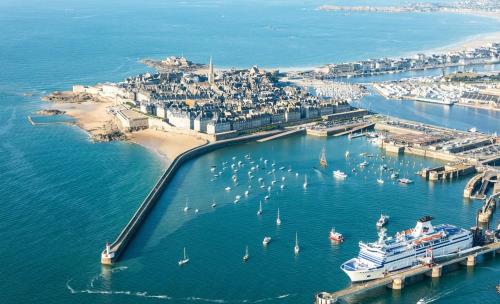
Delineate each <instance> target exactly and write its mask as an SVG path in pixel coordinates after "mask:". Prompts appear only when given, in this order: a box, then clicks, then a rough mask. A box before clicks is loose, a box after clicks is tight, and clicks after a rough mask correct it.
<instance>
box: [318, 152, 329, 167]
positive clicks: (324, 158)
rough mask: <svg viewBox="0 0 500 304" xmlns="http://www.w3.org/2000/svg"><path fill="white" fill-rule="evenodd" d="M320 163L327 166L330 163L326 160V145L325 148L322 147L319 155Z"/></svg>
mask: <svg viewBox="0 0 500 304" xmlns="http://www.w3.org/2000/svg"><path fill="white" fill-rule="evenodd" d="M319 164H320V166H321V167H326V166H327V165H328V163H327V162H326V149H325V147H323V149H321V154H320V157H319Z"/></svg>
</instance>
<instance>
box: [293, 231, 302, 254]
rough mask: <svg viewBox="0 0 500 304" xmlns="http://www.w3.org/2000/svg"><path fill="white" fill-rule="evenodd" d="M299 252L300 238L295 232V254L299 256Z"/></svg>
mask: <svg viewBox="0 0 500 304" xmlns="http://www.w3.org/2000/svg"><path fill="white" fill-rule="evenodd" d="M299 251H300V247H299V237H298V234H297V232H295V247H293V252H295V254H299Z"/></svg>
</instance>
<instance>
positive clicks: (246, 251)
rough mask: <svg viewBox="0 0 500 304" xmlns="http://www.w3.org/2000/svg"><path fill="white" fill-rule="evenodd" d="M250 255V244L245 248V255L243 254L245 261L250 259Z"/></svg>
mask: <svg viewBox="0 0 500 304" xmlns="http://www.w3.org/2000/svg"><path fill="white" fill-rule="evenodd" d="M249 257H250V256H249V255H248V246H247V247H246V249H245V255H244V256H243V262H246V261H248V258H249Z"/></svg>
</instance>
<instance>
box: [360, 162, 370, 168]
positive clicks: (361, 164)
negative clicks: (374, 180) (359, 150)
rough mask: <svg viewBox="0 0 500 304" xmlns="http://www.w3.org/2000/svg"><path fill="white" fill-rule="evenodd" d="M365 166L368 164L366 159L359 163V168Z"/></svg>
mask: <svg viewBox="0 0 500 304" xmlns="http://www.w3.org/2000/svg"><path fill="white" fill-rule="evenodd" d="M366 166H368V162H367V161H366V160H365V161H364V162H362V163H360V164H359V167H360V168H364V167H366Z"/></svg>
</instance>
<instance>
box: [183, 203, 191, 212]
mask: <svg viewBox="0 0 500 304" xmlns="http://www.w3.org/2000/svg"><path fill="white" fill-rule="evenodd" d="M189 209H190V208H189V205H188V200H186V206H184V212H188V211H189Z"/></svg>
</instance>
